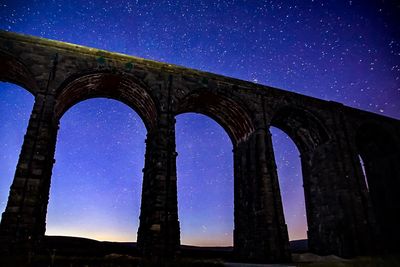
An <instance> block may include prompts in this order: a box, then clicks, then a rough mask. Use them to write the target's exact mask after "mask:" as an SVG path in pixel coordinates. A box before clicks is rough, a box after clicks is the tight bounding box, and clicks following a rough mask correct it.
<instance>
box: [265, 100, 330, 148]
mask: <svg viewBox="0 0 400 267" xmlns="http://www.w3.org/2000/svg"><path fill="white" fill-rule="evenodd" d="M271 125H272V126H274V127H277V128H279V129H281V130H282V131H284V132H285V133H286V134H287V135H288V136H289V137H290V138H291V139H292V140H293V141H294V143H295V144H296V146H297V147H298V148H299V151H300V153H301V154H303V155H304V154H308V153H312V152H314V151H315V149H316V148H317V147H319V146H320V145H322V144H324V143H326V142H327V141H328V140H329V135H328V133H327V131H326V130H325V127H324V126H323V125H322V123H321V122H320V121H319V120H318V119H317V118H316V117H314V116H313V115H312V114H311V113H309V112H308V111H305V110H301V109H299V108H291V107H284V108H282V109H280V110H278V112H277V113H275V115H274V116H273V118H272V120H271Z"/></svg>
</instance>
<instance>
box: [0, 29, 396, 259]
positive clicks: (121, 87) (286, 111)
mask: <svg viewBox="0 0 400 267" xmlns="http://www.w3.org/2000/svg"><path fill="white" fill-rule="evenodd" d="M0 80H1V81H7V82H13V83H16V84H18V85H21V86H23V87H24V88H26V89H27V90H28V91H29V92H31V93H32V94H33V95H34V96H35V104H34V108H33V111H32V115H31V118H30V120H29V125H28V129H27V133H26V135H25V139H24V143H23V146H22V150H21V153H20V158H19V162H18V165H17V169H16V173H15V178H14V182H13V184H12V186H11V190H10V195H9V199H8V204H7V208H6V211H5V212H4V213H3V216H2V220H1V226H0V245H1V247H0V251H1V252H2V253H14V254H16V255H25V256H24V257H27V258H29V257H28V256H29V255H31V253H32V252H34V251H35V249H37V248H39V247H40V242H41V240H42V238H43V236H44V233H45V218H46V210H47V204H48V198H49V189H50V181H51V172H52V167H53V164H54V150H55V144H56V139H57V131H58V124H59V120H60V118H61V117H62V115H63V114H64V113H65V112H66V111H67V110H68V109H69V108H70V107H72V106H73V105H75V104H76V103H78V102H80V101H82V100H85V99H88V98H93V97H107V98H113V99H117V100H119V101H121V102H123V103H125V104H127V105H128V106H130V107H131V108H132V109H134V110H135V111H136V112H137V113H138V114H139V115H140V116H141V118H142V119H143V121H144V124H145V125H146V128H147V131H148V134H147V140H146V155H145V167H144V169H143V188H142V204H141V214H140V226H139V231H138V246H139V247H140V249H141V250H142V252H143V254H144V255H145V256H148V257H153V258H157V259H163V258H166V257H172V256H174V255H175V253H176V252H177V251H178V250H179V245H180V229H179V220H178V210H177V188H176V182H177V179H179V177H177V174H176V156H177V154H176V151H175V116H176V115H177V114H180V113H185V112H197V113H203V114H205V115H208V116H210V117H211V118H213V119H215V120H216V121H217V122H218V123H220V125H221V126H222V127H223V128H224V129H225V130H226V131H227V133H228V134H229V136H230V138H231V140H232V144H233V148H234V149H233V154H234V187H235V188H234V192H235V195H234V202H235V207H234V213H235V214H234V215H235V216H234V217H235V230H234V250H235V253H236V256H237V257H238V258H240V259H247V260H252V261H259V262H262V261H270V262H273V261H286V260H288V259H290V252H289V243H288V234H287V229H286V224H285V220H284V216H283V211H282V203H281V196H280V190H279V183H278V177H277V173H276V165H275V159H274V155H273V149H272V143H271V136H270V134H269V127H270V126H275V127H278V128H280V129H282V130H283V131H285V132H286V133H287V134H288V135H289V136H290V137H291V138H292V139H293V141H294V142H295V143H296V145H297V147H298V148H299V151H300V154H301V163H302V171H303V180H304V192H305V201H306V210H307V221H308V228H309V230H308V239H309V246H310V250H311V251H312V252H314V253H318V254H321V255H329V254H335V255H338V256H343V257H351V256H355V255H365V254H373V253H380V252H385V251H388V252H399V251H398V250H399V246H398V240H400V228H399V227H398V226H397V223H396V216H397V215H398V214H400V205H399V203H400V199H399V198H400V164H398V163H399V162H400V140H399V139H400V123H399V121H398V120H395V119H391V118H387V117H383V116H380V115H377V114H373V113H369V112H365V111H361V110H357V109H353V108H349V107H346V106H344V105H342V104H340V103H336V102H329V101H323V100H319V99H316V98H312V97H308V96H304V95H300V94H296V93H292V92H287V91H283V90H280V89H276V88H272V87H268V86H263V85H258V84H254V83H251V82H246V81H241V80H238V79H233V78H229V77H224V76H220V75H216V74H212V73H207V72H202V71H198V70H193V69H187V68H184V67H180V66H174V65H171V64H165V63H160V62H155V61H150V60H146V59H141V58H136V57H132V56H127V55H122V54H117V53H110V52H107V51H102V50H98V49H93V48H87V47H83V46H78V45H73V44H67V43H62V42H57V41H52V40H46V39H41V38H36V37H30V36H24V35H19V34H14V33H9V32H0ZM359 156H361V158H362V159H363V161H364V164H365V171H366V176H367V177H366V178H367V181H368V186H367V184H366V182H365V177H364V174H363V171H362V167H361V165H360V160H359Z"/></svg>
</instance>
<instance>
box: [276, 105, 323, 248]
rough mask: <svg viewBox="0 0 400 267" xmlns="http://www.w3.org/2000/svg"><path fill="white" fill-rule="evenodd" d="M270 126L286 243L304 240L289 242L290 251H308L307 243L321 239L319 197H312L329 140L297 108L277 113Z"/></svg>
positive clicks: (312, 119)
mask: <svg viewBox="0 0 400 267" xmlns="http://www.w3.org/2000/svg"><path fill="white" fill-rule="evenodd" d="M271 126H273V127H276V128H273V127H272V129H271V130H272V131H271V132H272V134H273V135H275V136H273V139H272V140H273V144H274V150H275V154H276V157H275V158H276V163H277V167H278V170H277V171H278V176H279V182H280V184H281V193H282V198H283V206H284V213H285V221H286V224H287V225H288V232H289V239H290V240H296V239H297V238H299V239H307V242H305V241H302V242H296V243H295V242H292V243H291V247H292V250H297V249H300V250H304V249H308V247H310V246H309V244H310V243H311V244H315V243H316V242H318V240H319V239H320V237H319V232H318V231H319V230H318V227H319V225H321V224H323V221H321V219H320V218H319V217H318V216H319V214H318V205H319V202H318V201H319V199H320V198H321V197H320V196H318V195H316V194H315V190H318V179H319V177H318V175H319V174H320V170H319V169H318V167H317V165H318V164H319V163H318V162H316V160H317V159H318V158H320V157H321V156H320V153H321V151H323V145H324V144H325V143H327V142H328V140H329V136H328V134H327V132H326V130H325V128H324V127H323V125H322V123H321V122H320V120H319V119H317V118H316V117H315V116H314V115H313V114H311V113H310V112H308V111H306V110H304V109H300V108H296V107H283V108H281V109H279V110H278V111H277V112H276V113H275V114H274V116H273V118H272V120H271ZM278 129H279V130H278ZM274 137H275V138H274ZM299 155H300V157H299ZM296 158H297V159H296ZM298 158H300V162H299V160H298ZM321 160H322V161H324V159H323V158H321ZM325 163H326V159H325ZM300 166H301V167H300ZM314 172H315V173H316V174H315V173H314ZM300 176H301V177H300ZM305 215H306V216H305ZM310 241H311V242H310Z"/></svg>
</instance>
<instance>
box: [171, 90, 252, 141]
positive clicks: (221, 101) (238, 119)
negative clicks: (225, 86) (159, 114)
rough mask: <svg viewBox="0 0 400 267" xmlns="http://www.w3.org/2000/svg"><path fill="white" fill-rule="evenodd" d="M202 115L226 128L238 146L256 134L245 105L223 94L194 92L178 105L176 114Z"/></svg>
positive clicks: (203, 91)
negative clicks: (190, 113) (191, 113)
mask: <svg viewBox="0 0 400 267" xmlns="http://www.w3.org/2000/svg"><path fill="white" fill-rule="evenodd" d="M188 112H194V113H201V114H204V115H206V116H209V117H210V118H212V119H213V120H215V121H216V122H217V123H218V124H220V125H221V126H222V128H224V130H225V131H226V132H227V133H228V135H229V137H230V139H231V141H232V144H233V145H236V144H238V143H240V142H241V141H242V140H244V139H246V137H247V136H248V135H249V134H251V133H252V132H254V130H255V127H254V125H253V121H252V119H251V116H250V114H251V113H250V112H248V111H247V109H246V107H245V105H244V104H242V103H240V102H238V101H236V100H234V99H232V98H229V97H226V96H224V95H222V94H217V93H213V92H210V91H208V90H201V91H196V92H193V93H191V94H189V95H187V96H186V97H185V98H183V99H182V100H181V101H180V103H178V107H177V111H176V114H182V113H188Z"/></svg>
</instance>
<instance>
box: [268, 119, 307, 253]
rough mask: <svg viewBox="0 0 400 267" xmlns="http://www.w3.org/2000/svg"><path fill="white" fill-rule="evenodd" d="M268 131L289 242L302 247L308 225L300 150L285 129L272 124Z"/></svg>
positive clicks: (304, 245) (304, 244)
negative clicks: (282, 129)
mask: <svg viewBox="0 0 400 267" xmlns="http://www.w3.org/2000/svg"><path fill="white" fill-rule="evenodd" d="M270 131H271V135H272V144H273V148H274V155H275V161H276V166H277V173H278V178H279V187H280V190H281V197H282V204H283V212H284V217H285V222H286V225H287V229H288V234H289V241H292V242H291V246H292V247H293V246H295V247H298V248H300V247H303V248H304V247H306V246H307V244H306V242H305V241H302V240H306V239H307V230H308V225H307V216H306V207H305V200H304V189H303V177H302V173H301V172H302V170H301V162H300V152H299V150H298V149H297V147H296V145H295V143H294V142H293V140H292V139H291V138H290V137H289V136H288V135H287V134H286V133H285V132H283V131H281V130H279V129H278V128H275V127H270ZM293 241H296V242H293Z"/></svg>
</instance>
